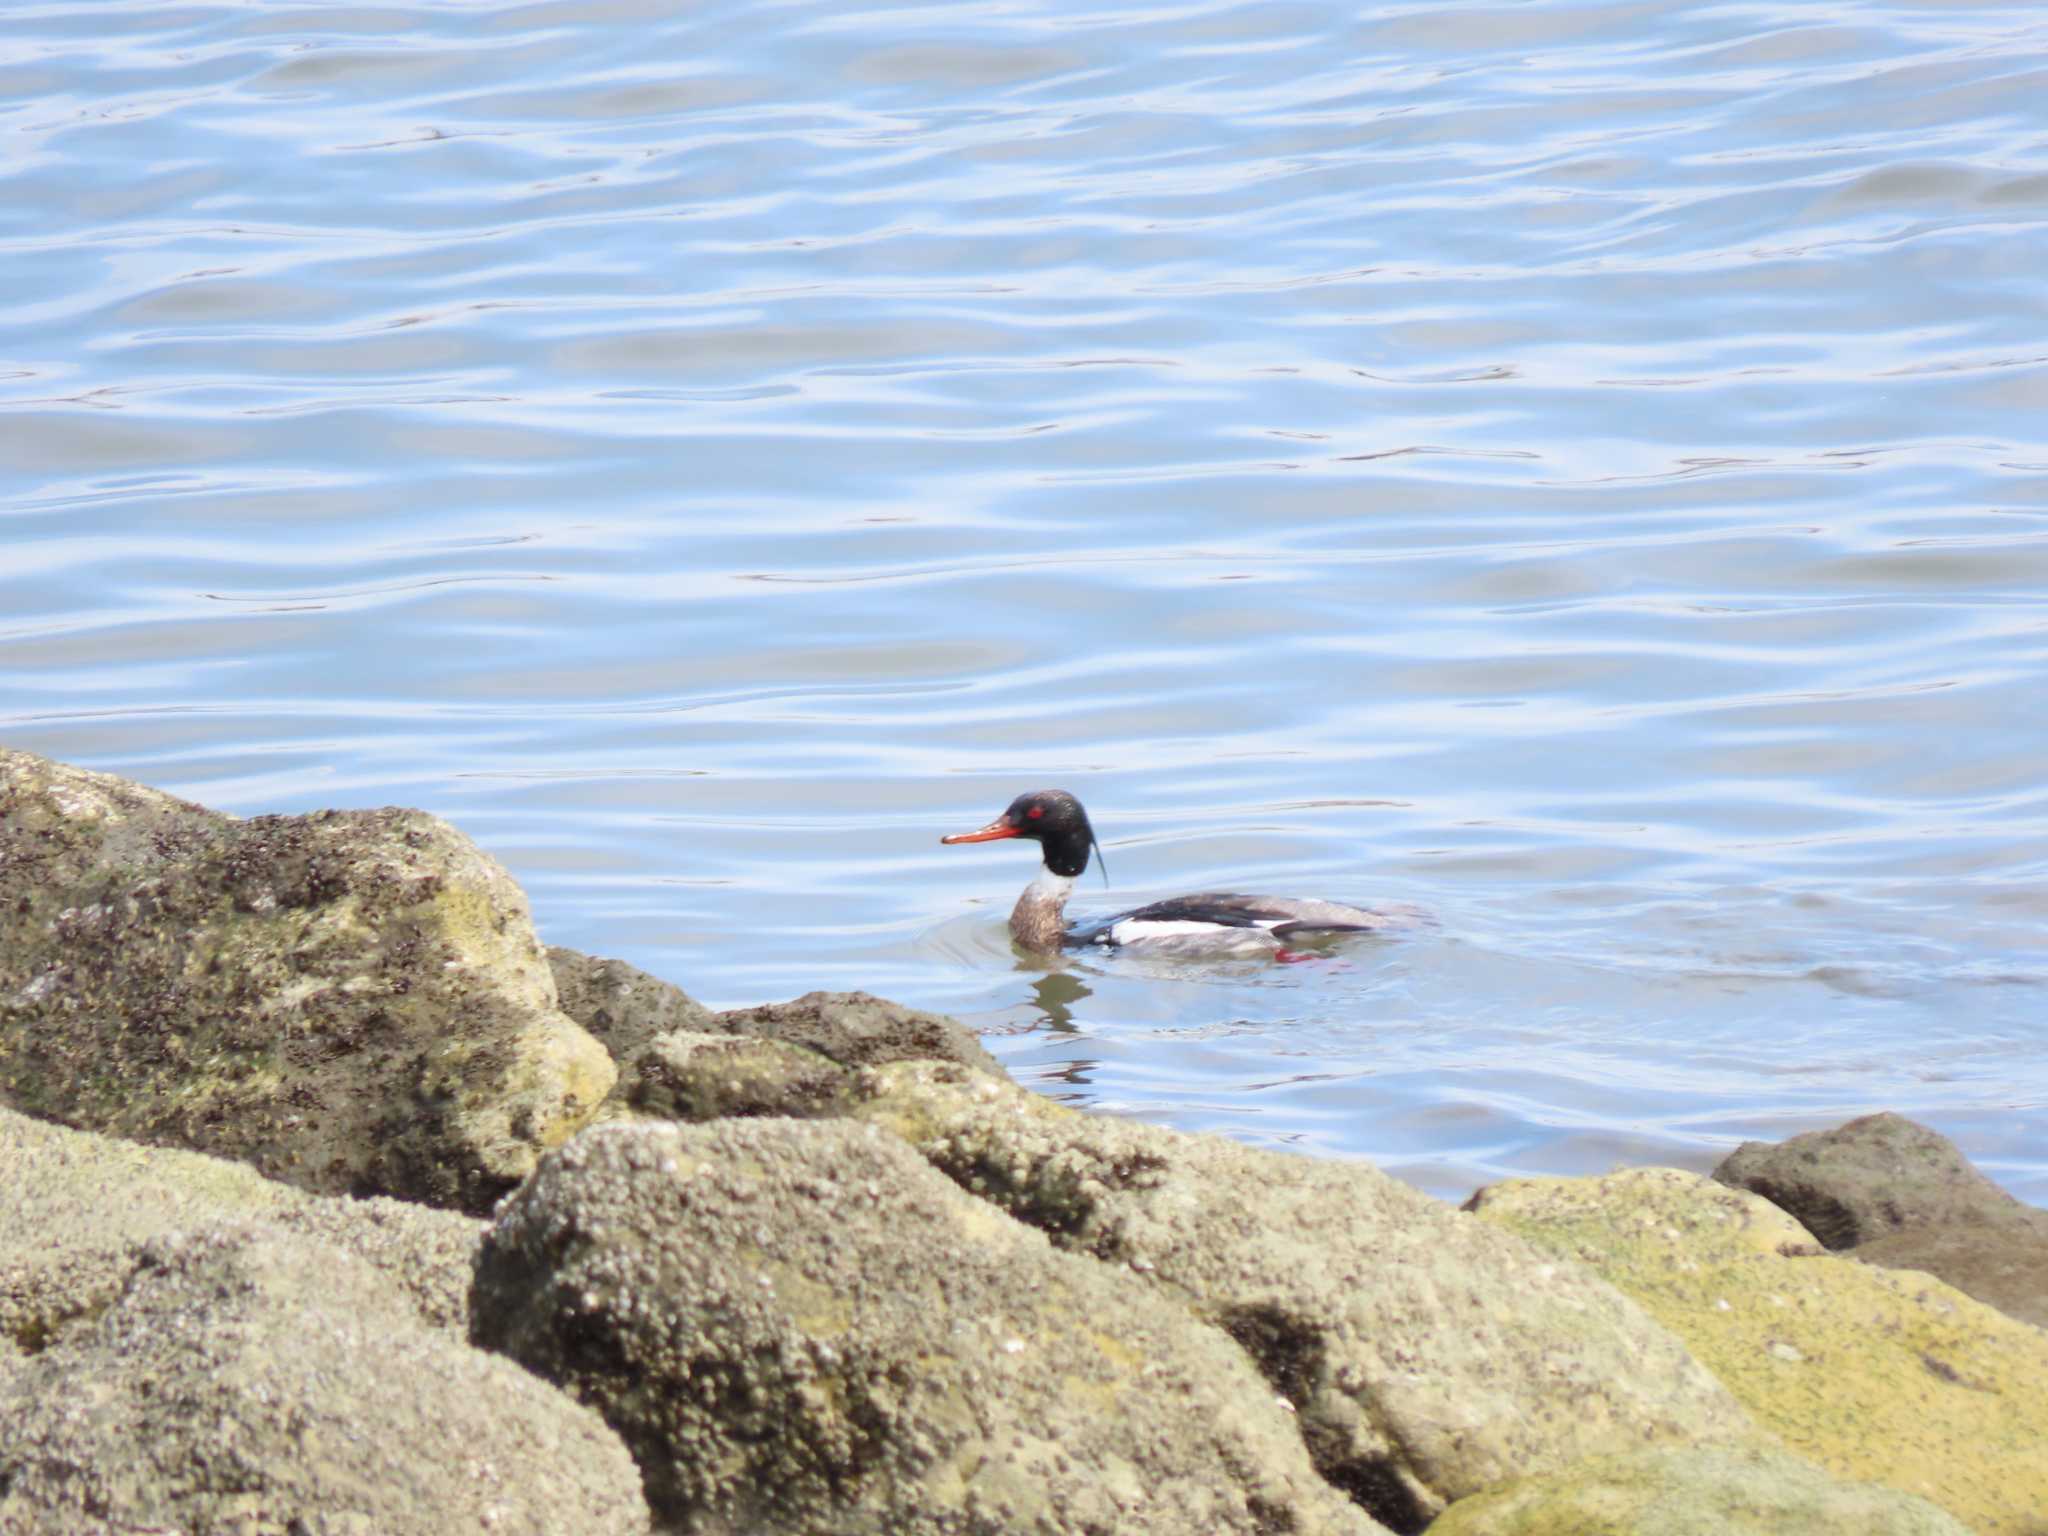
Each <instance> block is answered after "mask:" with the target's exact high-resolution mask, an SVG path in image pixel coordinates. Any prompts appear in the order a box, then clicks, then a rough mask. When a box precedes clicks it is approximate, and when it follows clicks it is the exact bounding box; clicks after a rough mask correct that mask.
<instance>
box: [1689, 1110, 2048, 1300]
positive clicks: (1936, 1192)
mask: <svg viewBox="0 0 2048 1536" xmlns="http://www.w3.org/2000/svg"><path fill="white" fill-rule="evenodd" d="M1713 1176H1714V1177H1715V1178H1716V1179H1718V1180H1719V1181H1720V1182H1721V1183H1723V1184H1726V1185H1729V1186H1731V1187H1732V1188H1735V1189H1746V1190H1748V1191H1749V1192H1750V1193H1752V1194H1757V1195H1762V1196H1763V1197H1764V1198H1765V1199H1766V1200H1768V1201H1770V1202H1771V1203H1772V1204H1773V1205H1775V1206H1777V1207H1779V1208H1780V1209H1781V1210H1784V1211H1786V1212H1787V1213H1789V1214H1790V1215H1792V1216H1794V1217H1796V1218H1797V1219H1798V1221H1799V1222H1800V1224H1801V1225H1803V1226H1804V1227H1805V1228H1806V1229H1807V1230H1808V1231H1809V1232H1811V1233H1813V1235H1814V1236H1815V1237H1817V1238H1819V1239H1820V1241H1821V1242H1822V1243H1824V1244H1825V1245H1826V1246H1828V1247H1830V1248H1835V1249H1854V1250H1855V1254H1856V1257H1857V1258H1859V1259H1862V1260H1863V1261H1864V1262H1865V1263H1869V1264H1881V1265H1883V1266H1884V1267H1885V1268H1887V1269H1918V1270H1924V1271H1926V1272H1927V1273H1928V1274H1932V1275H1936V1276H1938V1277H1940V1278H1941V1279H1943V1280H1946V1281H1947V1282H1948V1283H1949V1284H1950V1285H1952V1286H1954V1287H1955V1288H1956V1289H1957V1290H1959V1291H1962V1292H1963V1293H1965V1294H1966V1295H1970V1296H1974V1297H1976V1298H1977V1300H1979V1301H1981V1302H1983V1303H1985V1304H1986V1305H1987V1306H1993V1307H1997V1308H1998V1309H1999V1310H2000V1311H2002V1312H2004V1313H2006V1314H2007V1315H2008V1316H2011V1317H2016V1318H2019V1319H2020V1320H2021V1321H2023V1322H2029V1323H2033V1324H2035V1325H2036V1326H2037V1327H2044V1328H2048V1211H2044V1210H2041V1209H2040V1208H2038V1207H2036V1206H2031V1205H2024V1204H2022V1203H2021V1202H2020V1201H2018V1200H2015V1199H2014V1198H2013V1197H2012V1196H2011V1195H2009V1194H2007V1193H2006V1192H2005V1191H2004V1190H2002V1189H2000V1188H1999V1187H1998V1186H1997V1185H1996V1184H1994V1183H1992V1182H1991V1180H1989V1179H1987V1178H1986V1177H1984V1175H1983V1174H1981V1173H1979V1172H1978V1171H1977V1170H1976V1169H1975V1168H1973V1167H1971V1166H1970V1164H1969V1161H1968V1160H1967V1159H1966V1158H1964V1156H1963V1154H1962V1153H1961V1152H1960V1151H1959V1150H1957V1148H1956V1145H1955V1143H1954V1142H1952V1141H1950V1140H1949V1139H1948V1138H1947V1137H1946V1136H1943V1135H1941V1134H1940V1133H1938V1132H1936V1131H1931V1130H1929V1129H1928V1128H1927V1127H1926V1126H1924V1125H1918V1124H1915V1123H1914V1122H1913V1121H1911V1120H1908V1119H1906V1118H1905V1117H1904V1116H1902V1115H1895V1114H1891V1113H1885V1114H1877V1115H1865V1116H1863V1117H1862V1118H1861V1119H1857V1120H1851V1121H1849V1122H1848V1123H1847V1124H1845V1125H1839V1126H1836V1127H1835V1128H1833V1129H1832V1130H1825V1131H1810V1132H1808V1133H1807V1134H1806V1135H1804V1136H1794V1137H1792V1138H1791V1139H1790V1140H1789V1141H1783V1142H1776V1143H1772V1142H1763V1141H1745V1142H1744V1143H1743V1144H1742V1145H1741V1146H1739V1147H1737V1148H1736V1149H1735V1150H1734V1151H1733V1152H1731V1153H1729V1154H1728V1156H1727V1157H1725V1158H1723V1159H1722V1160H1721V1165H1720V1166H1719V1167H1718V1168H1716V1169H1715V1170H1714V1174H1713Z"/></svg>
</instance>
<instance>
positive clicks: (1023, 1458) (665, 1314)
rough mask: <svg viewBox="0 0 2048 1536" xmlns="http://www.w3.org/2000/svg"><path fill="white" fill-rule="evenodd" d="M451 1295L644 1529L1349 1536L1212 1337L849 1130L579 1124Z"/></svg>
mask: <svg viewBox="0 0 2048 1536" xmlns="http://www.w3.org/2000/svg"><path fill="white" fill-rule="evenodd" d="M471 1305H472V1323H471V1329H472V1336H473V1337H474V1338H475V1339H476V1340H477V1341H478V1342H479V1343H482V1344H485V1345H487V1346H488V1347H491V1348H495V1349H502V1350H504V1351H506V1352H507V1353H509V1354H511V1355H512V1356H513V1357H514V1358H516V1359H518V1360H520V1361H522V1362H524V1363H525V1364H526V1365H528V1366H529V1367H530V1368H532V1369H533V1370H535V1371H537V1372H539V1373H540V1374H541V1375H543V1376H545V1377H547V1378H549V1379H550V1380H553V1381H556V1382H559V1383H561V1384H562V1385H563V1386H564V1387H566V1388H567V1389H568V1390H569V1391H570V1392H572V1393H573V1394H574V1395H575V1396H576V1397H577V1398H578V1399H579V1400H581V1401H583V1402H586V1403H589V1404H591V1405H593V1406H595V1407H597V1408H598V1409H599V1410H600V1411H601V1412H602V1413H603V1414H604V1415H605V1416H606V1418H607V1419H608V1420H609V1421H610V1422H611V1424H612V1425H613V1427H614V1428H616V1429H617V1430H618V1431H619V1432H620V1433H621V1434H622V1435H623V1436H624V1437H625V1439H626V1441H627V1443H628V1444H630V1445H631V1446H632V1447H633V1448H634V1452H635V1454H636V1456H637V1457H638V1459H639V1461H640V1467H641V1472H642V1474H643V1476H644V1477H645V1480H646V1486H647V1490H648V1496H649V1499H650V1501H651V1502H652V1503H653V1504H654V1506H655V1508H656V1510H657V1513H658V1514H659V1515H660V1516H661V1518H662V1519H663V1520H664V1522H665V1524H664V1529H669V1530H674V1531H678V1532H687V1533H712V1532H717V1533H724V1532H753V1531H760V1532H767V1531H775V1532H786V1533H789V1536H798V1533H827V1532H843V1533H855V1532H889V1533H890V1536H942V1533H943V1536H1007V1533H1010V1532H1024V1531H1030V1532H1035V1533H1039V1536H1067V1533H1073V1536H1081V1533H1084V1532H1085V1533H1091V1536H1097V1533H1106V1532H1109V1531H1115V1532H1117V1533H1119V1536H1147V1533H1159V1536H1187V1533H1190V1532H1201V1533H1203V1536H1227V1533H1233V1532H1242V1533H1246V1536H1251V1533H1268V1532H1280V1531H1295V1532H1300V1533H1303V1536H1308V1533H1317V1536H1345V1533H1361V1536H1362V1533H1367V1532H1372V1531H1376V1530H1378V1529H1379V1528H1378V1527H1377V1526H1375V1525H1374V1524H1373V1523H1372V1522H1371V1521H1370V1520H1369V1519H1367V1518H1366V1517H1365V1516H1364V1515H1363V1514H1361V1513H1360V1512H1359V1511H1358V1510H1357V1509H1355V1508H1353V1507H1352V1506H1351V1505H1350V1504H1348V1503H1346V1502H1345V1501H1344V1500H1343V1499H1342V1498H1341V1497H1340V1496H1339V1495H1338V1494H1337V1493H1336V1492H1335V1491H1333V1490H1332V1489H1331V1488H1329V1487H1328V1486H1327V1485H1326V1484H1324V1483H1323V1482H1321V1481H1320V1480H1319V1479H1318V1478H1317V1477H1316V1475H1315V1473H1314V1471H1313V1470H1312V1469H1311V1467H1310V1466H1309V1463H1308V1459H1307V1457H1306V1456H1305V1455H1304V1453H1303V1451H1302V1447H1301V1442H1300V1439H1299V1437H1298V1436H1297V1434H1296V1432H1295V1429H1294V1425H1293V1423H1292V1421H1291V1419H1290V1418H1289V1416H1288V1415H1287V1413H1286V1411H1285V1410H1284V1408H1283V1407H1282V1406H1281V1405H1280V1404H1279V1403H1277V1402H1276V1401H1275V1400H1274V1397H1273V1394H1272V1392H1271V1390H1270V1389H1269V1388H1267V1386H1266V1385H1265V1383H1263V1382H1262V1381H1260V1380H1259V1378H1258V1376H1257V1375H1256V1374H1255V1373H1254V1372H1253V1371H1252V1370H1251V1369H1250V1368H1249V1366H1248V1365H1247V1364H1246V1363H1245V1361H1244V1358H1243V1356H1242V1355H1241V1354H1240V1353H1239V1352H1238V1351H1237V1350H1236V1349H1235V1348H1234V1347H1233V1346H1232V1345H1231V1344H1230V1342H1229V1341H1228V1340H1227V1339H1225V1338H1223V1337H1222V1336H1221V1335H1220V1334H1217V1333H1215V1332H1214V1331H1212V1330H1210V1329H1207V1328H1203V1327H1201V1326H1200V1325H1198V1324H1196V1323H1194V1322H1192V1321H1191V1320H1190V1319H1189V1318H1188V1317H1187V1315H1186V1314H1185V1313H1184V1312H1183V1311H1181V1309H1179V1308H1178V1307H1176V1306H1173V1305H1172V1304H1170V1303H1168V1302H1166V1301H1164V1300H1163V1299H1161V1298H1159V1297H1156V1296H1154V1295H1151V1294H1149V1293H1148V1292H1147V1291H1146V1290H1145V1289H1144V1288H1142V1287H1140V1286H1137V1285H1135V1284H1134V1283H1132V1282H1131V1281H1129V1280H1128V1279H1127V1278H1125V1277H1122V1276H1119V1275H1117V1274H1116V1273H1114V1272H1112V1271H1109V1270H1106V1269H1103V1268H1102V1267H1100V1266H1098V1265H1094V1264H1091V1263H1089V1262H1088V1261H1086V1260H1084V1259H1081V1258H1077V1257H1075V1256H1073V1255H1070V1254H1063V1253H1060V1252H1058V1251H1056V1250H1054V1249H1053V1248H1052V1247H1051V1246H1050V1245H1049V1244H1048V1243H1047V1242H1046V1241H1045V1239H1044V1238H1043V1237H1042V1236H1041V1235H1040V1234H1038V1233H1036V1232H1033V1231H1031V1230H1030V1229H1028V1228H1026V1227H1023V1226H1020V1225H1018V1224H1017V1223H1015V1222H1012V1221H1010V1220H1008V1219H1007V1218H1005V1217H1003V1216H1002V1215H1001V1214H1000V1213H998V1212H996V1211H994V1210H991V1209H990V1208H989V1207H988V1206H987V1205H985V1204H983V1203H982V1202H980V1201H977V1200H974V1199H972V1198H970V1197H969V1196H967V1195H966V1194H964V1193H962V1192H961V1191H960V1190H959V1189H957V1188H955V1187H954V1186H953V1185H952V1184H950V1183H948V1182H947V1181H946V1180H945V1179H943V1178H941V1177H940V1176H939V1175H937V1174H936V1173H934V1172H933V1171H932V1170H931V1169H930V1168H929V1167H927V1166H926V1165H925V1164H924V1163H923V1162H922V1161H921V1160H919V1159H918V1158H917V1156H916V1155H915V1154H914V1153H912V1152H911V1151H910V1149H909V1148H907V1147H905V1146H903V1145H902V1144H901V1143H899V1142H897V1141H895V1140H894V1139H893V1138H890V1137H888V1136H885V1135H882V1134H880V1133H879V1132H878V1131H876V1130H875V1129H874V1128H873V1127H870V1126H862V1125H857V1124H854V1123H851V1122H848V1121H843V1120H822V1121H796V1120H724V1121H718V1122H715V1123H713V1124H710V1125H704V1126H682V1125H669V1124H659V1123H653V1122H643V1123H639V1124H620V1125H610V1126H604V1127H601V1128H599V1129H596V1130H593V1131H591V1132H589V1133H587V1134H585V1135H583V1136H580V1137H578V1138H577V1140H576V1141H575V1142H573V1143H571V1144H570V1145H569V1146H568V1147H565V1148H563V1149H562V1150H561V1151H559V1152H555V1153H552V1154H550V1155H549V1156H548V1157H547V1158H546V1159H545V1160H544V1161H543V1162H542V1164H541V1167H540V1170H539V1172H538V1173H536V1174H535V1176H534V1177H533V1179H532V1180H531V1181H530V1182H529V1183H528V1184H527V1185H526V1186H525V1187H524V1188H522V1189H521V1190H520V1191H519V1192H518V1193H517V1194H516V1195H514V1196H513V1197H512V1198H511V1199H509V1200H508V1201H506V1202H505V1204H504V1205H503V1206H502V1207H501V1208H500V1210H499V1213H498V1217H497V1220H496V1222H495V1223H494V1225H493V1226H492V1228H491V1231H490V1233H489V1234H488V1235H487V1236H486V1238H485V1240H484V1244H483V1248H482V1250H481V1252H480V1254H479V1257H478V1262H477V1278H476V1290H475V1293H474V1295H473V1297H472V1302H471Z"/></svg>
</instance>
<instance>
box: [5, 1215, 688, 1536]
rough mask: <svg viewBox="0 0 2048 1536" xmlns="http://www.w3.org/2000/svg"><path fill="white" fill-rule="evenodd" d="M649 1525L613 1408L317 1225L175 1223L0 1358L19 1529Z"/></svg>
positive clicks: (12, 1533)
mask: <svg viewBox="0 0 2048 1536" xmlns="http://www.w3.org/2000/svg"><path fill="white" fill-rule="evenodd" d="M647 1527H648V1514H647V1508H646V1504H645V1500H644V1498H643V1496H642V1494H641V1492H640V1482H639V1476H638V1474H637V1473H636V1471H635V1470H634V1467H633V1463H632V1460H631V1458H630V1457H629V1456H628V1455H627V1454H626V1450H625V1447H624V1446H623V1445H621V1444H620V1443H619V1440H618V1438H617V1437H616V1436H615V1435H613V1434H612V1433H611V1431H610V1430H608V1429H606V1428H605V1426H604V1424H603V1422H602V1421H601V1420H600V1419H599V1418H598V1417H597V1415H596V1414H594V1413H592V1412H591V1411H590V1410H588V1409H586V1408H582V1407H579V1406H578V1405H577V1404H575V1403H573V1402H571V1401H570V1400H569V1399H568V1398H566V1397H564V1396H562V1395H561V1394H560V1393H558V1392H555V1391H554V1390H552V1389H551V1388H549V1387H547V1386H546V1385H545V1384H543V1383H541V1382H539V1381H537V1380H535V1379H534V1378H533V1377H531V1376H529V1375H527V1374H526V1373H525V1372H524V1371H521V1370H519V1369H518V1368H517V1367H516V1366H514V1365H513V1364H511V1362H509V1361H506V1360H502V1359H499V1358H497V1357H495V1356H492V1355H488V1354H485V1353H484V1352H482V1351H480V1350H475V1349H471V1348H469V1347H468V1346H467V1345H465V1344H463V1343H461V1342H459V1341H458V1340H456V1339H453V1338H451V1337H449V1336H448V1335H447V1334H446V1333H444V1332H440V1331H437V1330H433V1329H429V1328H427V1327H424V1326H422V1325H421V1324H420V1323H419V1321H418V1320H417V1319H416V1318H415V1317H414V1316H413V1315H412V1314H411V1312H410V1310H409V1309H408V1308H406V1307H404V1306H402V1305H398V1304H395V1303H394V1301H393V1299H392V1296H391V1289H390V1287H389V1285H388V1283H387V1282H386V1281H385V1279H384V1278H383V1277H382V1276H380V1275H378V1274H377V1273H376V1272H374V1271H373V1270H371V1269H369V1268H368V1267H367V1266H366V1265H363V1264H361V1263H358V1262H357V1261H356V1260H354V1259H352V1258H350V1257H349V1256H348V1255H347V1254H345V1253H342V1252H341V1251H340V1250H338V1249H335V1248H331V1247H329V1246H327V1245H326V1244H324V1243H320V1242H318V1241H315V1240H311V1239H306V1238H300V1237H294V1236H287V1235H284V1234H280V1233H277V1232H267V1231H247V1230H243V1231H238V1230H232V1229H223V1228H212V1229H208V1230H205V1231H201V1232H196V1233H188V1234H183V1235H179V1236H172V1237H165V1238H158V1239H156V1240H154V1241H153V1242H151V1243H150V1244H149V1245H148V1246H147V1248H146V1250H145V1252H144V1255H143V1260H142V1262H141V1264H140V1265H139V1266H138V1267H137V1269H136V1272H135V1273H134V1275H133V1276H132V1277H131V1279H130V1281H129V1283H128V1285H127V1287H126V1289H125V1290H124V1292H123V1294H122V1295H121V1297H120V1299H119V1302H118V1304H117V1305H115V1306H112V1307H109V1308H108V1309H107V1310H106V1311H105V1312H104V1313H103V1314H102V1315H101V1316H100V1318H99V1319H98V1321H97V1322H96V1323H94V1324H93V1325H91V1326H90V1327H83V1328H77V1329H72V1330H69V1331H67V1332H66V1333H65V1334H64V1335H63V1336H62V1337H61V1338H59V1339H58V1340H57V1341H56V1342H55V1343H53V1344H52V1345H51V1346H50V1347H49V1348H47V1349H45V1350H43V1351H42V1352H41V1353H39V1354H37V1355H35V1356H34V1357H33V1358H31V1359H28V1360H26V1361H22V1362H18V1363H17V1364H15V1365H14V1366H13V1368H11V1369H7V1370H0V1530H4V1531H6V1532H8V1533H9V1536H80V1533H87V1532H104V1533H108V1536H111V1533H114V1532H136V1531H191V1532H201V1531H204V1532H228V1531H248V1532H280V1533H281V1532H287V1531H304V1532H336V1533H340V1532H350V1533H355V1532H363V1533H368V1532H377V1533H379V1536H408V1533H415V1532H416V1533H419V1536H443V1533H446V1532H450V1531H491V1532H495V1533H517V1532H528V1533H533V1536H542V1533H553V1532H560V1531H576V1532H579V1533H582V1532H589V1533H592V1536H614V1533H615V1536H643V1533H645V1532H646V1530H647Z"/></svg>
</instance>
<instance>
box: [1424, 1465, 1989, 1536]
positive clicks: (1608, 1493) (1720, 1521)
mask: <svg viewBox="0 0 2048 1536" xmlns="http://www.w3.org/2000/svg"><path fill="white" fill-rule="evenodd" d="M1429 1532H1430V1536H1970V1532H1969V1531H1968V1529H1967V1528H1966V1527H1964V1526H1963V1525H1962V1524H1961V1523H1960V1522H1958V1521H1957V1520H1956V1519H1955V1518H1954V1517H1953V1516H1952V1515H1949V1514H1948V1513H1946V1512H1945V1511H1943V1510H1941V1509H1938V1508H1937V1507H1936V1506H1934V1505H1932V1504H1930V1503H1928V1502H1927V1501H1926V1500H1925V1499H1916V1498H1914V1497H1912V1496H1911V1495H1910V1494H1904V1493H1898V1492H1895V1491H1894V1490H1892V1489H1890V1488H1879V1487H1876V1486H1875V1485H1873V1484H1870V1483H1851V1482H1842V1481H1839V1480H1838V1479H1835V1478H1832V1477H1829V1476H1828V1475H1827V1473H1825V1472H1823V1471H1821V1470H1820V1468H1818V1467H1816V1466H1814V1465H1813V1463H1811V1462H1809V1461H1802V1460H1801V1459H1800V1458H1799V1457H1797V1456H1794V1455H1791V1454H1789V1453H1788V1452H1785V1451H1775V1450H1769V1449H1765V1448H1763V1447H1747V1446H1666V1447H1659V1448H1658V1449H1656V1450H1649V1451H1637V1452H1635V1453H1633V1454H1631V1455H1626V1456H1600V1457H1595V1458H1594V1459H1592V1460H1590V1461H1582V1462H1580V1463H1579V1464H1578V1465H1576V1466H1572V1467H1567V1468H1566V1469H1565V1470H1564V1471H1562V1472H1552V1473H1549V1474H1547V1475H1545V1476H1543V1477H1531V1478H1524V1479H1523V1480H1522V1481H1520V1482H1517V1483H1510V1484H1509V1485H1508V1486H1507V1487H1505V1488H1499V1489H1493V1490H1491V1491H1489V1492H1486V1493H1480V1494H1474V1495H1473V1496H1472V1497H1471V1498H1469V1499H1460V1500H1459V1501H1458V1502H1457V1503H1455V1504H1453V1505H1452V1506H1451V1507H1450V1508H1449V1509H1448V1510H1446V1511H1445V1512H1444V1514H1443V1516H1442V1517H1441V1518H1440V1519H1439V1520H1438V1521H1437V1522H1436V1523H1435V1524H1434V1525H1432V1526H1431V1527H1430V1528H1429Z"/></svg>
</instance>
